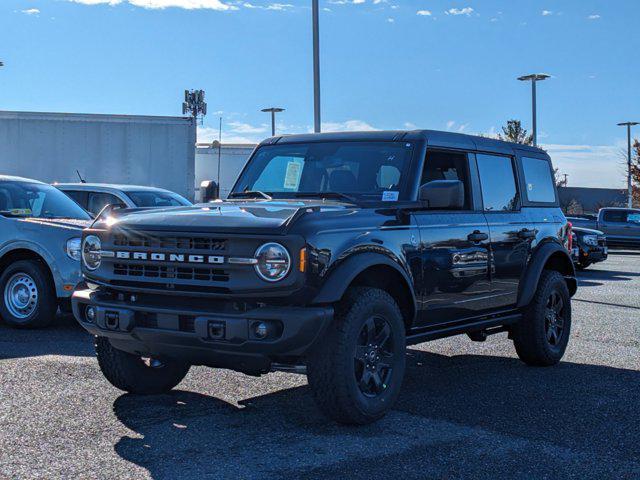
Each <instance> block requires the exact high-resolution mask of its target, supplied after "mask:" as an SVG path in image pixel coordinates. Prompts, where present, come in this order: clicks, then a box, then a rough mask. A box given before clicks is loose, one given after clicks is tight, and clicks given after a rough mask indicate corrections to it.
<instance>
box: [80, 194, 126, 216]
mask: <svg viewBox="0 0 640 480" xmlns="http://www.w3.org/2000/svg"><path fill="white" fill-rule="evenodd" d="M107 205H114V206H115V205H121V206H122V205H123V203H122V201H121V200H120V199H119V198H118V197H116V196H115V195H111V194H110V193H98V192H96V193H90V194H89V205H88V208H87V210H88V211H89V212H90V213H93V214H94V215H97V214H98V213H100V210H102V209H103V208H104V207H106V206H107Z"/></svg>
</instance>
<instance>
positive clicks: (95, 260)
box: [82, 235, 102, 271]
mask: <svg viewBox="0 0 640 480" xmlns="http://www.w3.org/2000/svg"><path fill="white" fill-rule="evenodd" d="M101 250H102V243H101V242H100V239H99V238H98V237H96V236H95V235H89V236H88V237H87V238H85V239H84V242H83V243H82V263H83V264H84V266H85V267H87V270H91V271H93V270H96V269H97V268H98V267H99V266H100V262H101V261H102V258H101V256H100V252H101Z"/></svg>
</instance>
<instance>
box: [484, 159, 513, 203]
mask: <svg viewBox="0 0 640 480" xmlns="http://www.w3.org/2000/svg"><path fill="white" fill-rule="evenodd" d="M476 158H477V159H478V173H479V174H480V185H481V187H482V201H483V203H484V209H485V210H486V211H489V212H504V211H513V210H516V209H517V208H518V203H519V202H518V190H517V188H516V179H515V175H514V170H513V160H512V159H511V158H509V157H499V156H497V155H485V154H478V155H476Z"/></svg>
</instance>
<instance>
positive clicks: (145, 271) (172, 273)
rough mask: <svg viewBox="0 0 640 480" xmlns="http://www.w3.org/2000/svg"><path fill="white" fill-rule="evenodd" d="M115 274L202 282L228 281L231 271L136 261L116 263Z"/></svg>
mask: <svg viewBox="0 0 640 480" xmlns="http://www.w3.org/2000/svg"><path fill="white" fill-rule="evenodd" d="M113 273H114V275H119V276H126V277H144V278H157V279H163V280H188V281H202V282H227V281H229V273H228V272H227V271H225V270H222V269H220V268H208V267H173V266H159V265H148V264H134V263H114V265H113Z"/></svg>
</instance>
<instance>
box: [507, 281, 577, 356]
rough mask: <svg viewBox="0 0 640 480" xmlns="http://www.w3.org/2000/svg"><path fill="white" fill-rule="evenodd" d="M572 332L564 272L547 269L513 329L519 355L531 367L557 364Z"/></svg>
mask: <svg viewBox="0 0 640 480" xmlns="http://www.w3.org/2000/svg"><path fill="white" fill-rule="evenodd" d="M570 333H571V296H570V295H569V289H568V288H567V284H566V282H565V280H564V278H563V277H562V275H561V274H560V273H558V272H555V271H549V270H545V271H543V272H542V275H541V276H540V280H539V282H538V289H537V290H536V293H535V295H534V297H533V300H532V301H531V303H530V304H529V306H528V307H527V309H526V311H525V312H524V316H523V318H522V320H520V321H519V322H518V323H517V324H516V325H514V327H513V331H512V336H513V343H514V345H515V347H516V352H517V353H518V356H519V357H520V359H521V360H522V361H523V362H525V363H527V364H528V365H533V366H550V365H555V364H557V363H558V362H559V361H560V359H561V358H562V356H563V355H564V352H565V350H566V348H567V343H568V341H569V335H570Z"/></svg>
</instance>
